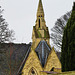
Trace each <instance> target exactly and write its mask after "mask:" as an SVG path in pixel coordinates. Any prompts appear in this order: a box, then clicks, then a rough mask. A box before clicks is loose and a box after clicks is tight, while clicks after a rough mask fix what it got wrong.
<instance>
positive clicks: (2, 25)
mask: <svg viewBox="0 0 75 75" xmlns="http://www.w3.org/2000/svg"><path fill="white" fill-rule="evenodd" d="M2 13H3V9H1V6H0V43H5V42H10V41H12V40H14V38H13V37H14V31H13V30H9V28H8V23H7V22H6V21H5V19H4V18H3V15H2Z"/></svg>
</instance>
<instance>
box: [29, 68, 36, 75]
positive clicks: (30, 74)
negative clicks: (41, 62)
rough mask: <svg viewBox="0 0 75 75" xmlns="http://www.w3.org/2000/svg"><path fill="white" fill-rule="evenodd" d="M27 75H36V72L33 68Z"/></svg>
mask: <svg viewBox="0 0 75 75" xmlns="http://www.w3.org/2000/svg"><path fill="white" fill-rule="evenodd" d="M29 75H37V72H36V70H35V68H33V67H32V68H31V69H30V71H29Z"/></svg>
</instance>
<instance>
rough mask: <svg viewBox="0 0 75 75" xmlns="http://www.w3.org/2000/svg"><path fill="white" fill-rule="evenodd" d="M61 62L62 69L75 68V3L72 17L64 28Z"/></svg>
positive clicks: (69, 69)
mask: <svg viewBox="0 0 75 75" xmlns="http://www.w3.org/2000/svg"><path fill="white" fill-rule="evenodd" d="M61 63H62V71H73V70H75V3H74V6H73V10H72V14H71V17H70V19H69V20H68V23H67V25H66V27H65V29H64V35H63V41H62V52H61Z"/></svg>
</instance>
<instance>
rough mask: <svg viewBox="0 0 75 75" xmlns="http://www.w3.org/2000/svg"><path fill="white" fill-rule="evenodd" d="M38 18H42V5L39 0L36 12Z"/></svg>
mask: <svg viewBox="0 0 75 75" xmlns="http://www.w3.org/2000/svg"><path fill="white" fill-rule="evenodd" d="M39 16H42V17H44V10H43V5H42V1H41V0H39V5H38V10H37V17H39Z"/></svg>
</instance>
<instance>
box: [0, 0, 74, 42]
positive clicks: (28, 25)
mask: <svg viewBox="0 0 75 75" xmlns="http://www.w3.org/2000/svg"><path fill="white" fill-rule="evenodd" d="M74 1H75V0H42V3H43V8H44V13H45V20H46V25H47V26H48V28H49V32H51V31H50V30H51V28H52V27H53V26H54V23H55V21H56V20H57V19H58V18H60V17H61V16H62V15H64V14H65V13H67V12H68V11H71V10H72V6H73V2H74ZM38 2H39V0H0V5H1V6H2V8H3V9H4V13H3V16H4V18H5V19H6V21H7V22H8V24H9V28H10V29H13V30H14V31H15V38H16V40H15V41H14V42H16V43H29V42H31V41H32V39H31V38H32V29H33V26H34V25H35V21H36V12H37V7H38Z"/></svg>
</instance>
